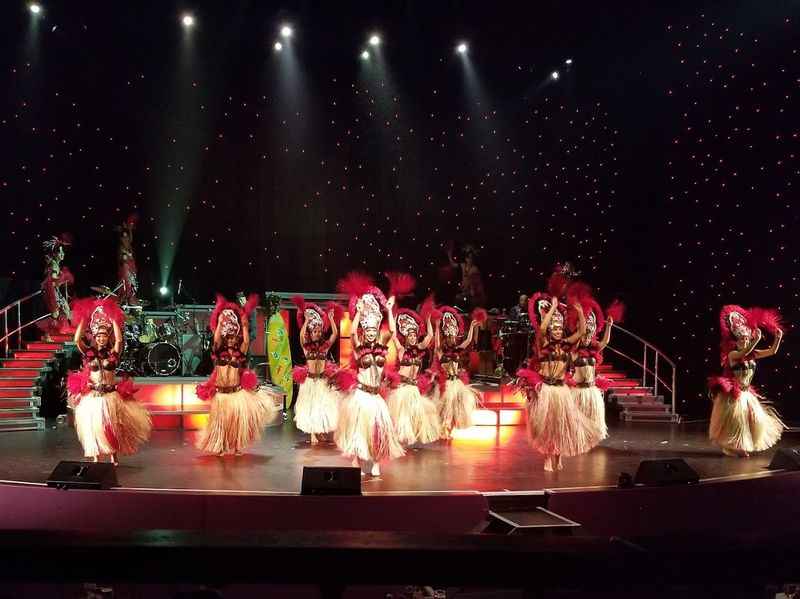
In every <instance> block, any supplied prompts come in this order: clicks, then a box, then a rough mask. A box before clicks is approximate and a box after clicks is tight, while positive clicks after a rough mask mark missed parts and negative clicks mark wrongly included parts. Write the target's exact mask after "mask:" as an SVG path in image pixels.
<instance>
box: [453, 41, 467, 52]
mask: <svg viewBox="0 0 800 599" xmlns="http://www.w3.org/2000/svg"><path fill="white" fill-rule="evenodd" d="M467 50H469V46H467V43H466V42H461V43H460V44H458V45H457V46H456V52H458V53H459V54H466V53H467Z"/></svg>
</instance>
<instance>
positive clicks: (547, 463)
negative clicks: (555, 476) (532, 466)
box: [544, 455, 553, 472]
mask: <svg viewBox="0 0 800 599" xmlns="http://www.w3.org/2000/svg"><path fill="white" fill-rule="evenodd" d="M544 470H545V472H552V471H553V456H549V455H546V456H544Z"/></svg>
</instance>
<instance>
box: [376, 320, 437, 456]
mask: <svg viewBox="0 0 800 599" xmlns="http://www.w3.org/2000/svg"><path fill="white" fill-rule="evenodd" d="M425 327H426V331H427V332H426V335H425V338H424V339H422V341H420V339H419V332H420V331H421V330H422V318H421V317H420V315H419V314H417V313H416V312H414V311H413V310H407V309H405V308H400V309H399V310H398V311H397V334H396V335H395V336H394V343H395V346H396V348H397V362H398V365H399V370H398V374H399V383H398V385H397V386H396V387H395V388H394V389H393V390H392V391H391V392H390V393H389V398H388V399H387V403H388V404H389V413H390V414H391V416H392V422H394V425H395V430H396V431H397V436H398V438H399V439H400V442H401V443H403V444H406V445H409V446H413V445H424V444H426V443H433V442H434V441H436V440H437V439H438V438H439V435H440V434H441V422H440V420H439V413H438V409H437V407H436V404H435V403H434V402H433V400H431V399H430V398H429V397H427V394H428V392H429V391H430V388H431V381H430V378H429V377H428V376H426V375H424V374H421V373H420V371H421V369H422V361H423V358H424V357H425V354H426V352H427V350H428V348H429V347H430V345H431V343H432V341H433V325H432V324H431V314H430V311H428V313H427V315H426V318H425Z"/></svg>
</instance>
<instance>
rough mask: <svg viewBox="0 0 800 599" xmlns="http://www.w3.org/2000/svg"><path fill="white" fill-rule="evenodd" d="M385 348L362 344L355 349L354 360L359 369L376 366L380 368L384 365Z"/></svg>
mask: <svg viewBox="0 0 800 599" xmlns="http://www.w3.org/2000/svg"><path fill="white" fill-rule="evenodd" d="M386 350H387V347H386V346H385V345H382V344H381V343H378V342H377V341H375V342H373V343H363V344H362V345H360V346H358V347H357V348H356V359H357V361H358V366H359V368H370V367H371V366H377V367H379V368H382V367H383V366H384V364H386Z"/></svg>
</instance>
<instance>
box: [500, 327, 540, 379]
mask: <svg viewBox="0 0 800 599" xmlns="http://www.w3.org/2000/svg"><path fill="white" fill-rule="evenodd" d="M501 318H502V317H501ZM498 320H499V319H498ZM533 334H534V331H533V329H532V328H531V323H530V321H529V320H528V319H527V318H526V317H524V316H523V317H521V318H519V319H517V320H515V319H511V318H502V324H501V327H500V331H499V333H498V337H499V338H500V342H501V344H500V347H501V348H502V354H503V355H502V358H503V370H504V371H505V372H506V373H510V374H514V373H516V372H517V370H518V369H519V368H520V367H521V366H523V364H524V363H525V360H527V359H528V358H529V357H530V350H531V342H532V340H533Z"/></svg>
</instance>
